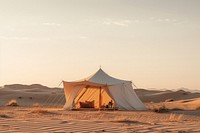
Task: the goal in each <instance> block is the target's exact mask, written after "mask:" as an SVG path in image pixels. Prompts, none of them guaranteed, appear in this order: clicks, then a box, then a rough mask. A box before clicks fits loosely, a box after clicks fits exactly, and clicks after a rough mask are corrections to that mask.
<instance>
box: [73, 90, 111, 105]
mask: <svg viewBox="0 0 200 133" xmlns="http://www.w3.org/2000/svg"><path fill="white" fill-rule="evenodd" d="M111 100H112V101H113V103H114V100H113V99H112V98H111V97H110V96H109V95H108V94H107V92H106V88H83V89H82V90H81V91H80V93H79V94H78V96H77V97H76V98H75V106H76V108H81V104H82V106H83V104H85V106H86V107H85V108H106V106H108V104H109V102H110V101H111ZM87 104H90V105H87Z"/></svg>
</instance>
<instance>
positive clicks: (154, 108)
mask: <svg viewBox="0 0 200 133" xmlns="http://www.w3.org/2000/svg"><path fill="white" fill-rule="evenodd" d="M149 109H150V110H152V111H153V112H156V113H165V112H168V111H169V110H168V109H167V108H166V106H165V104H162V103H161V104H160V105H158V104H151V106H149Z"/></svg>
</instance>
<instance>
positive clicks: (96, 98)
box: [63, 68, 146, 110]
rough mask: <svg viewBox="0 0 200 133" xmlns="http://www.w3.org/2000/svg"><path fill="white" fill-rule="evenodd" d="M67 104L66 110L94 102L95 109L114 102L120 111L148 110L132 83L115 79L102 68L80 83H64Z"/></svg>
mask: <svg viewBox="0 0 200 133" xmlns="http://www.w3.org/2000/svg"><path fill="white" fill-rule="evenodd" d="M63 86H64V92H65V98H66V104H65V105H64V108H65V109H67V110H70V109H72V108H80V105H79V103H80V102H84V101H93V102H94V108H102V107H105V105H106V104H107V103H109V101H111V100H112V101H113V103H114V104H113V106H114V108H118V109H119V110H146V108H145V106H144V104H143V103H142V102H141V101H140V99H139V98H138V96H137V94H136V93H135V91H134V89H133V87H132V82H131V81H126V80H120V79H116V78H113V77H111V76H109V75H108V74H106V73H105V72H104V71H103V70H102V69H101V68H100V69H99V70H98V71H97V72H96V73H95V74H94V75H92V76H90V77H89V78H86V79H84V80H80V81H74V82H66V81H63Z"/></svg>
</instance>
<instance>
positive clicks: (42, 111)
mask: <svg viewBox="0 0 200 133" xmlns="http://www.w3.org/2000/svg"><path fill="white" fill-rule="evenodd" d="M31 113H36V114H46V113H49V111H48V110H45V109H41V108H38V109H35V110H33V111H31Z"/></svg>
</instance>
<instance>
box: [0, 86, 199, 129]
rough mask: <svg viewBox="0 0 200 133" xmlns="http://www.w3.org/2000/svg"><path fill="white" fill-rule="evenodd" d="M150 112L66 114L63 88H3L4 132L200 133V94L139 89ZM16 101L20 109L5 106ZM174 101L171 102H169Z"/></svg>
mask: <svg viewBox="0 0 200 133" xmlns="http://www.w3.org/2000/svg"><path fill="white" fill-rule="evenodd" d="M136 93H137V94H138V95H139V97H140V98H141V100H142V101H143V102H145V105H146V106H147V107H148V108H150V109H151V108H162V109H163V108H164V110H165V111H164V113H156V112H153V111H152V110H153V109H151V110H149V111H66V110H62V106H63V105H64V103H65V97H64V93H63V89H61V88H48V87H45V86H42V85H38V84H35V85H30V86H29V85H19V84H15V85H7V86H4V87H2V88H1V89H0V133H8V132H26V133H31V132H32V133H36V132H45V133H58V132H59V133H70V132H71V133H72V132H73V133H76V132H85V133H86V132H93V133H100V132H112V133H121V132H128V133H129V132H130V133H131V132H138V133H139V132H142V133H146V132H154V133H165V132H171V133H182V132H184V133H189V132H192V133H193V132H194V133H198V132H200V127H199V125H200V110H199V109H200V98H199V97H200V93H191V92H186V91H183V90H180V91H175V92H174V91H157V90H145V89H136ZM12 99H15V100H16V101H17V104H18V105H19V106H16V107H8V106H5V105H6V103H8V101H10V100H12ZM167 99H171V101H170V100H169V101H168V102H165V100H167Z"/></svg>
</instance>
